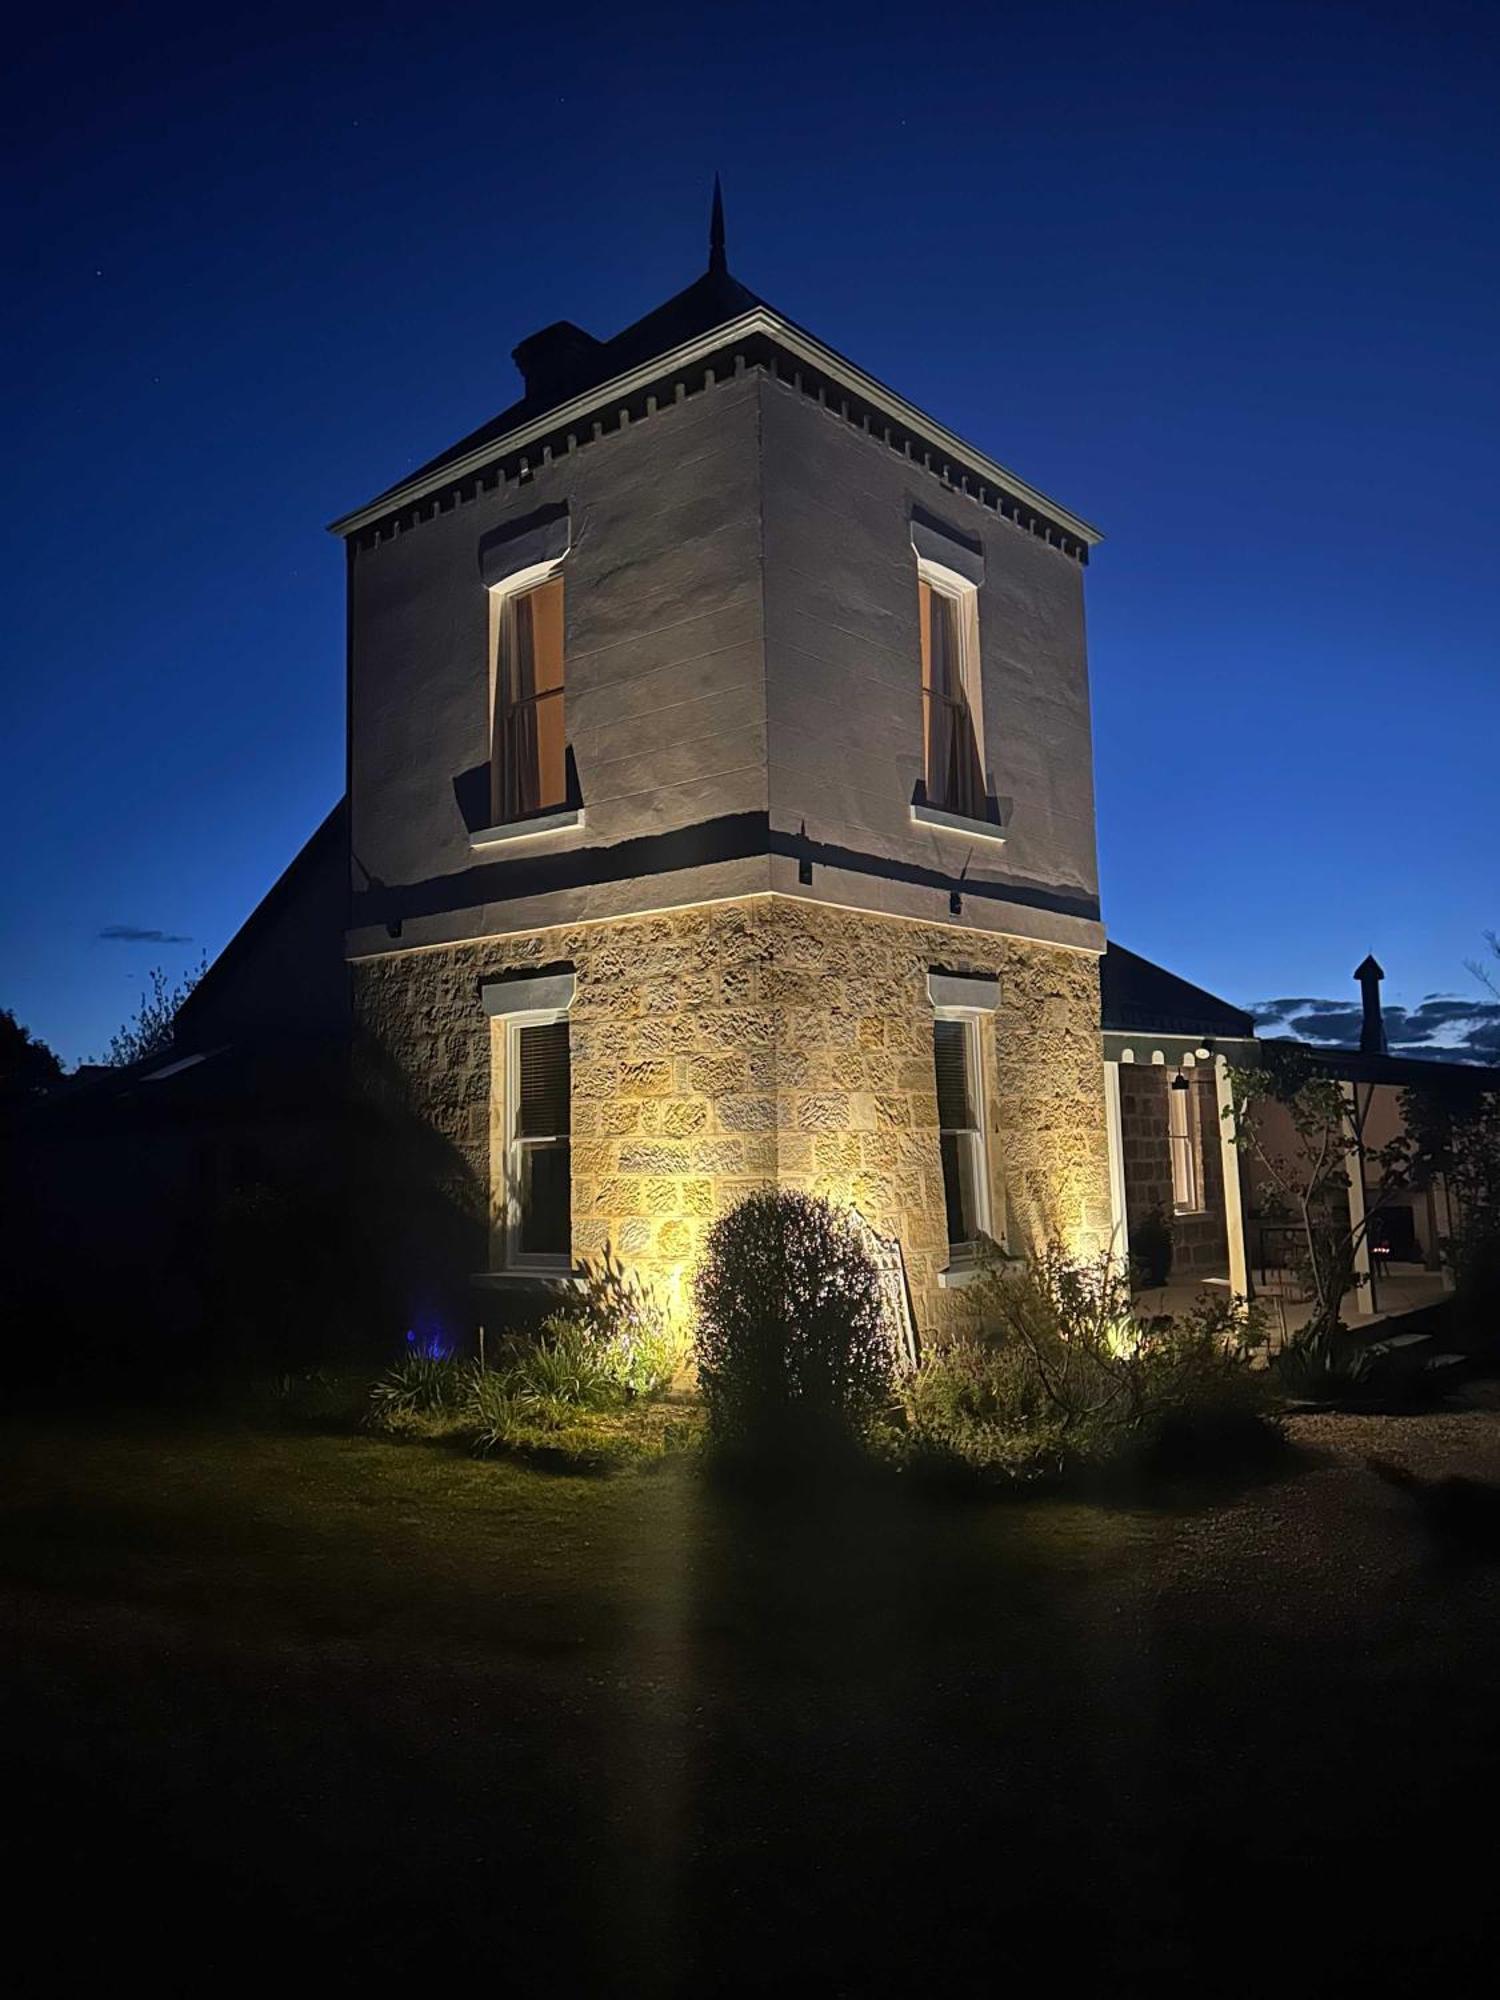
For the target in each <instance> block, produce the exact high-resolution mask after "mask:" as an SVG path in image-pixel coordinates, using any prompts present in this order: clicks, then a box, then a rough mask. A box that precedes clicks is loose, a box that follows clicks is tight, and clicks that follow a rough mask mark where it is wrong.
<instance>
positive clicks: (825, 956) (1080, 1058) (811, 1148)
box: [353, 896, 1110, 1337]
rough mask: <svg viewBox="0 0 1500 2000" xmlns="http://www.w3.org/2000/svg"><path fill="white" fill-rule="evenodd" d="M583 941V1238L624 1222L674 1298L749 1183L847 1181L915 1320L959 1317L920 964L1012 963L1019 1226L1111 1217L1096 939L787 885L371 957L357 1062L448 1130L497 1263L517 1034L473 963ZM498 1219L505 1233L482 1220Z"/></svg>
mask: <svg viewBox="0 0 1500 2000" xmlns="http://www.w3.org/2000/svg"><path fill="white" fill-rule="evenodd" d="M563 964H569V965H571V966H572V967H573V968H574V970H575V972H576V980H577V984H576V992H575V997H574V1001H573V1006H572V1012H571V1016H570V1024H571V1037H570V1040H571V1049H572V1117H573V1250H574V1255H575V1257H591V1256H595V1255H598V1254H599V1253H600V1252H602V1251H603V1249H604V1247H605V1245H606V1243H608V1244H610V1245H612V1246H613V1247H614V1249H615V1250H616V1251H618V1252H619V1253H620V1255H621V1256H622V1257H623V1258H624V1260H625V1261H626V1262H627V1263H628V1264H630V1265H633V1266H634V1267H635V1268H636V1269H638V1270H639V1271H640V1272H641V1273H642V1274H643V1275H645V1276H647V1277H649V1278H651V1279H652V1280H653V1282H655V1283H657V1284H658V1285H659V1286H660V1287H662V1288H663V1289H664V1290H665V1291H667V1292H668V1293H669V1295H671V1296H673V1297H674V1298H675V1299H676V1300H677V1301H678V1302H679V1303H680V1304H682V1305H683V1306H686V1304H687V1302H688V1299H689V1296H690V1284H691V1273H692V1269H693V1266H694V1264H695V1262H696V1259H697V1256H698V1254H699V1251H700V1250H701V1247H702V1243H703V1239H704V1235H705V1233H706V1231H707V1230H708V1228H709V1226H710V1225H711V1223H712V1222H713V1220H714V1218H715V1217H716V1216H718V1215H720V1214H722V1213H723V1212H724V1211H725V1210H726V1209H728V1208H729V1207H732V1206H733V1204H734V1203H735V1202H736V1201H737V1200H739V1199H740V1198H742V1197H743V1196H744V1195H745V1194H748V1193H749V1192H751V1191H752V1190H754V1189H757V1188H764V1187H767V1186H772V1185H781V1186H788V1187H798V1188H806V1189H810V1190H813V1191H815V1192H818V1193H823V1194H827V1195H830V1196H832V1197H834V1198H837V1199H839V1200H847V1201H852V1202H854V1203H855V1204H857V1206H858V1207H859V1208H860V1210H861V1212H862V1213H863V1214H864V1215H865V1217H866V1218H867V1219H868V1220H869V1221H870V1222H871V1223H872V1224H873V1225H874V1226H875V1227H876V1228H877V1229H878V1230H880V1231H881V1232H882V1233H883V1234H887V1235H894V1236H897V1237H898V1238H899V1239H900V1242H901V1244H902V1248H903V1251H904V1254H905V1259H906V1267H907V1273H908V1276H909V1279H910V1283H911V1289H912V1296H913V1302H914V1305H915V1309H916V1314H917V1319H918V1324H919V1326H920V1327H921V1329H922V1331H923V1333H924V1334H925V1335H927V1336H928V1337H933V1336H941V1335H942V1334H943V1333H944V1332H945V1331H948V1330H951V1329H952V1328H954V1327H956V1326H957V1325H959V1324H960V1323H961V1322H962V1320H963V1318H964V1316H965V1312H966V1305H965V1293H964V1291H963V1290H961V1289H955V1290H948V1289H945V1288H943V1287H941V1286H940V1285H939V1283H938V1274H939V1272H940V1271H941V1270H942V1269H943V1268H944V1266H945V1264H946V1262H947V1242H946V1228H945V1222H944V1206H943V1188H942V1170H941V1165H940V1160H939V1153H938V1136H937V1099H936V1089H935V1083H934V1075H933V1059H932V1007H931V1002H930V1000H929V998H928V992H927V974H928V972H929V971H930V970H932V969H938V970H943V971H948V972H958V973H975V974H995V975H998V977H999V981H1000V1005H999V1008H998V1010H997V1012H996V1013H995V1014H994V1015H993V1016H987V1017H985V1019H984V1024H983V1041H984V1046H985V1060H986V1064H987V1071H988V1074H987V1079H986V1081H987V1086H988V1088H987V1096H988V1100H989V1102H988V1114H989V1121H990V1128H991V1130H990V1140H991V1143H990V1159H991V1166H992V1172H993V1181H994V1185H993V1188H992V1198H993V1204H994V1213H995V1215H996V1217H997V1218H999V1217H1001V1216H1004V1217H1006V1218H1007V1226H1008V1234H1009V1238H1010V1244H1011V1247H1012V1248H1013V1249H1018V1248H1021V1247H1023V1246H1024V1245H1025V1244H1027V1243H1029V1242H1037V1241H1040V1240H1042V1239H1043V1238H1053V1237H1055V1238H1058V1239H1060V1240H1061V1241H1063V1242H1064V1243H1065V1244H1067V1245H1068V1247H1069V1248H1070V1249H1072V1250H1074V1251H1076V1252H1079V1253H1091V1252H1093V1251H1096V1250H1099V1249H1102V1248H1103V1247H1104V1246H1105V1245H1106V1244H1107V1242H1108V1240H1109V1229H1110V1218H1109V1188H1108V1169H1107V1161H1106V1140H1105V1126H1104V1108H1103V1086H1102V1074H1101V1062H1100V1051H1099V1028H1098V1022H1099V988H1098V969H1097V962H1096V960H1095V959H1094V958H1093V957H1092V956H1090V955H1088V954H1086V953H1082V952H1075V951H1069V950H1067V949H1064V948H1060V947H1057V946H1053V945H1044V944H1037V943H1032V942H1029V941H1022V940H1017V939H1012V938H1005V937H997V936H994V935H983V934H974V933H970V932H966V931H963V930H959V929H957V928H949V927H945V926H943V925H938V924H922V923H915V922H909V921H904V920H901V919H896V918H890V917H879V916H873V915H869V914H865V913H860V912H855V911H848V910H842V909H835V908H830V907H827V906H819V905H812V904H809V903H806V902H798V901H793V900H790V899H784V898H780V897H774V896H764V897H754V898H749V899H746V900H744V901H739V902H728V903H717V904H710V905H705V906H702V907H699V908H695V909H690V910H685V911H676V912H671V913H663V914H657V915H647V916H641V917H633V918H628V919H622V920H619V921H615V922H608V923H597V924H579V925H576V926H566V927H557V928H552V929H548V930H544V931H534V932H528V933H521V934H517V935H514V936H508V937H504V938H497V939H488V940H480V941H476V942H473V943H466V944H461V945H455V946H451V947H442V948H436V949H429V950H424V951H414V952H405V953H402V952H397V953H392V954H389V955H386V956H381V957H377V958H369V959H364V960H360V961H357V962H356V963H355V965H354V968H353V969H354V979H355V1005H356V1012H357V1016H358V1019H359V1022H360V1026H361V1028H362V1030H363V1041H364V1047H365V1061H366V1064H367V1067H368V1070H369V1073H370V1075H371V1077H372V1079H375V1080H377V1081H378V1084H379V1087H380V1088H382V1089H384V1090H386V1091H387V1092H389V1093H391V1094H392V1096H393V1100H394V1098H395V1097H399V1098H400V1099H401V1101H402V1102H403V1103H404V1105H405V1108H406V1109H407V1111H408V1112H409V1113H410V1114H411V1115H412V1118H413V1122H414V1124H415V1126H417V1127H418V1128H420V1129H422V1130H423V1131H425V1132H427V1133H428V1134H430V1136H431V1140H432V1149H431V1150H432V1159H433V1162H434V1167H433V1170H434V1171H436V1172H438V1173H440V1174H441V1175H443V1176H445V1177H446V1192H447V1194H448V1196H449V1198H450V1199H451V1201H452V1203H453V1204H454V1206H455V1207H457V1208H460V1209H462V1211H463V1212H464V1213H465V1214H466V1215H467V1217H468V1220H469V1224H470V1240H471V1242H472V1256H473V1262H472V1263H471V1265H470V1270H471V1271H478V1270H482V1269H485V1268H487V1267H493V1266H494V1265H495V1264H496V1263H497V1262H498V1254H497V1245H498V1242H499V1220H500V1215H501V1213H502V1208H501V1204H502V1203H503V1198H504V1197H503V1183H504V1176H503V1171H502V1170H501V1161H502V1159H503V1135H502V1133H501V1131H500V1129H499V1120H498V1107H499V1105H500V1104H501V1102H502V1099H503V1092H502V1076H501V1068H502V1065H503V1062H504V1035H503V1032H502V1031H501V1028H500V1026H499V1024H498V1023H497V1024H492V1023H491V1021H490V1019H489V1018H488V1016H487V1015H486V1014H485V1012H484V1010H483V1007H482V1004H481V1000H480V987H481V985H482V984H483V982H484V981H485V980H487V979H492V978H494V977H496V976H498V975H501V974H504V973H507V972H520V971H524V970H527V969H535V968H539V967H542V966H547V967H554V966H559V965H563ZM487 1234H488V1241H487V1240H486V1237H487Z"/></svg>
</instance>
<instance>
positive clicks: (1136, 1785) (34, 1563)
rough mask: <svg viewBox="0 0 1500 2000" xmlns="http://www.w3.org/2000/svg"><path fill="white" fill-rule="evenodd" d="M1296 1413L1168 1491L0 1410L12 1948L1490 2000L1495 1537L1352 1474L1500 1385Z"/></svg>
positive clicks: (69, 1954) (301, 1976)
mask: <svg viewBox="0 0 1500 2000" xmlns="http://www.w3.org/2000/svg"><path fill="white" fill-rule="evenodd" d="M1341 1425H1342V1426H1344V1428H1343V1429H1340V1428H1339V1427H1340V1426H1341ZM1302 1435H1303V1441H1304V1442H1305V1443H1306V1444H1307V1445H1309V1446H1310V1447H1312V1448H1313V1449H1314V1450H1315V1451H1316V1453H1317V1454H1319V1455H1318V1456H1317V1457H1314V1458H1312V1459H1310V1460H1309V1461H1308V1462H1307V1463H1306V1464H1305V1465H1304V1467H1303V1468H1302V1469H1301V1470H1300V1471H1298V1472H1297V1473H1296V1475H1295V1476H1293V1477H1290V1478H1288V1479H1285V1480H1282V1481H1280V1482H1278V1483H1277V1484H1275V1485H1270V1486H1266V1487H1262V1488H1258V1489H1256V1490H1253V1491H1249V1492H1245V1493H1242V1494H1240V1495H1238V1496H1237V1497H1233V1498H1224V1497H1222V1496H1221V1497H1220V1498H1219V1499H1217V1500H1216V1501H1214V1502H1213V1503H1211V1504H1207V1503H1200V1504H1197V1505H1195V1506H1191V1507H1184V1508H1181V1509H1178V1510H1176V1511H1167V1510H1164V1509H1161V1508H1155V1509H1148V1508H1145V1507H1142V1508H1140V1509H1130V1508H1121V1507H1112V1508H1104V1507H1096V1506H1085V1505H1078V1504H1072V1503H1062V1502H1057V1501H1035V1500H1033V1501H1026V1502H1018V1503H1015V1502H1013V1503H1005V1504H988V1505H979V1504H975V1503H966V1504H957V1503H954V1504H946V1505H945V1504H939V1503H937V1502H935V1501H931V1500H921V1499H918V1498H915V1497H913V1496H911V1495H910V1494H907V1493H905V1492H903V1491H901V1490H899V1489H893V1488H891V1487H889V1486H872V1487H871V1488H869V1489H861V1490H858V1491H847V1490H846V1491H844V1492H842V1493H834V1494H824V1495H822V1496H820V1497H817V1498H810V1497H807V1496H803V1497H801V1498H796V1499H794V1498H791V1497H788V1498H787V1499H785V1500H784V1501H782V1502H780V1503H778V1504H774V1505H772V1504H768V1503H766V1502H760V1503H752V1502H751V1501H749V1500H748V1499H746V1498H745V1497H743V1496H734V1495H728V1494H724V1493H722V1492H719V1491H717V1490H715V1489H714V1488H712V1487H711V1486H709V1485H707V1484H705V1482H704V1481H703V1479H702V1477H701V1475H700V1474H699V1473H698V1472H696V1471H695V1470H694V1469H693V1468H692V1467H691V1466H690V1465H685V1464H675V1465H672V1464H669V1465H668V1466H667V1467H666V1468H665V1469H663V1470H660V1471H657V1472H654V1473H638V1474H627V1475H623V1476H620V1477H617V1478H613V1479H608V1480H588V1479H578V1478H572V1477H561V1476H552V1475H548V1474H545V1473H541V1472H537V1471H533V1470H529V1469H524V1468H521V1467H518V1466H515V1465H509V1464H506V1463H504V1462H495V1461H491V1462H484V1463H478V1462H474V1461H471V1460H469V1459H466V1458H464V1457H463V1456H461V1455H458V1454H456V1453H452V1452H445V1451H442V1450H439V1449H435V1448H433V1447H430V1446H425V1445H407V1446H397V1445H392V1444H389V1443H385V1442H381V1441H378V1440H375V1439H370V1438H363V1437H355V1436H339V1435H322V1436H320V1435H314V1434H308V1433H303V1434H296V1433H291V1432H284V1433H278V1432H276V1431H274V1430H257V1429H252V1428H235V1427H233V1426H231V1425H226V1424H223V1423H212V1422H210V1421H208V1420H207V1419H199V1420H193V1421H189V1420H182V1421H177V1422H171V1421H168V1420H165V1419H156V1420H150V1419H141V1418H135V1419H131V1420H128V1421H127V1420H125V1419H117V1420H113V1421H103V1420H91V1421H85V1420H78V1421H73V1422H69V1423H62V1422H50V1421H42V1420H37V1419H27V1420H25V1421H21V1420H12V1421H10V1422H9V1423H8V1424H6V1425H5V1426H4V1427H3V1429H0V1451H3V1464H4V1472H3V1498H4V1507H3V1512H0V1648H3V1654H4V1681H3V1685H4V1702H5V1708H4V1720H3V1735H0V1742H3V1745H4V1753H5V1802H6V1808H7V1811H6V1822H7V1828H8V1831H9V1833H10V1836H11V1848H12V1852H11V1855H10V1860H9V1867H8V1870H7V1876H6V1881H7V1887H8V1889H9V1891H10V1903H11V1909H12V1912H13V1914H12V1919H11V1923H10V1925H9V1927H8V1943H7V1963H8V1969H9V1973H10V1974H11V1975H12V1976H15V1977H17V1978H18V1979H19V1980H20V1983H21V1985H22V1987H23V1989H24V1990H28V1991H52V1990H56V1991H62V1990H65V1989H67V1990H71V1988H72V1986H73V1985H74V1984H75V1982H76V1981H77V1979H78V1978H79V1977H80V1976H88V1977H90V1978H92V1979H99V1978H108V1979H109V1980H110V1982H111V1983H114V1982H115V1981H117V1980H119V1979H121V1978H124V1979H129V1978H130V1977H131V1976H132V1975H135V1976H141V1975H145V1976H148V1977H149V1978H150V1979H151V1981H152V1984H153V1987H154V1989H155V1990H158V1991H160V1990H167V1991H175V1990H180V1989H182V1988H186V1987H189V1986H191V1988H192V1989H193V1990H194V1991H198V1990H200V1989H201V1988H203V1987H204V1986H205V1985H211V1984H212V1983H216V1982H219V1981H223V1980H228V1981H229V1982H230V1983H231V1984H233V1985H235V1986H238V1985H239V1984H241V1983H251V1982H254V1983H256V1984H259V1983H261V1982H262V1981H264V1980H266V1979H268V1978H273V1979H275V1980H276V1981H277V1982H278V1983H284V1982H287V1981H295V1982H298V1983H302V1982H305V1981H306V1980H308V1979H310V1978H314V1977H332V1978H337V1979H338V1980H339V1981H341V1982H344V1981H350V1980H354V1979H360V1980H367V1979H370V1978H371V1977H373V1978H375V1979H377V1980H382V1979H388V1980H394V1979H395V1978H397V1977H403V1976H408V1975H410V1974H413V1973H415V1974H416V1975H418V1976H421V1977H424V1978H426V1979H429V1980H433V1979H441V1978H442V1977H443V1976H444V1975H445V1974H450V1975H451V1974H457V1975H458V1976H459V1977H462V1978H463V1979H465V1980H466V1981H467V1980H473V1979H475V1978H480V1979H484V1980H486V1981H487V1982H489V1981H493V1982H494V1984H495V1985H496V1987H497V1989H499V1990H502V1991H509V1990H521V1991H529V1990H534V1989H535V1988H537V1987H539V1986H544V1987H546V1988H547V1989H549V1990H552V1991H556V1992H558V1993H563V1994H573V1993H613V1992H628V1993H648V1994H649V1993H676V1992H687V1991H693V1992H698V1993H719V1992H729V1991H733V1992H742V1991H743V1992H750V1991H761V1990H768V1989H772V1988H774V1989H778V1990H779V1989H782V1988H785V1987H788V1986H791V1987H794V1988H800V1987H802V1986H812V1987H814V1988H815V1989H817V1990H820V1991H825V1992H829V1993H848V1994H865V1993H871V1992H886V1991H907V1990H910V1989H911V1988H913V1987H914V1986H916V1987H918V1988H926V1989H929V1990H931V1991H933V1992H947V1991H951V1990H961V1991H975V1992H981V1991H982V1992H988V1991H991V1990H994V1989H996V1988H999V1987H1001V1986H1003V1985H1006V1984H1011V1983H1020V1982H1023V1981H1031V1982H1033V1983H1034V1984H1035V1985H1036V1986H1037V1987H1041V1986H1043V1985H1045V1987H1046V1988H1048V1989H1049V1990H1050V1989H1056V1990H1066V1989H1068V1988H1070V1987H1071V1986H1072V1985H1074V1984H1075V1983H1076V1982H1079V1981H1085V1982H1087V1983H1088V1984H1089V1985H1090V1986H1093V1987H1100V1986H1102V1987H1104V1988H1105V1990H1107V1991H1108V1992H1110V1993H1112V1994H1117V1993H1120V1992H1133V1991H1151V1992H1163V1991H1168V1990H1172V1989H1174V1988H1176V1987H1178V1986H1180V1987H1181V1988H1182V1989H1183V1990H1188V1989H1191V1990H1193V1991H1194V1992H1202V1991H1205V1990H1207V1991H1210V1992H1214V1993H1222V1992H1226V1991H1234V1992H1260V1993H1264V1992H1268V1991H1274V1992H1276V1993H1278V1994H1285V1993H1288V1992H1292V1993H1303V1992H1306V1993H1314V1992H1319V1993H1326V1992H1331V1991H1333V1990H1334V1989H1335V1987H1337V1988H1339V1989H1340V1990H1343V1989H1345V1988H1346V1987H1347V1988H1350V1989H1353V1988H1354V1987H1356V1986H1357V1987H1359V1988H1362V1989H1363V1990H1364V1991H1366V1992H1370V1991H1377V1992H1385V1991H1405V1990H1410V1988H1411V1987H1412V1985H1413V1984H1414V1983H1415V1982H1416V1981H1418V1980H1420V1982H1421V1985H1422V1988H1423V1989H1424V1990H1425V1989H1426V1988H1428V1987H1429V1986H1433V1987H1435V1988H1436V1989H1437V1990H1446V1991H1448V1992H1455V1991H1457V1992H1476V1993H1477V1992H1480V1991H1488V1990H1490V1982H1491V1979H1492V1976H1493V1949H1494V1946H1495V1944H1496V1943H1497V1942H1500V1927H1497V1920H1496V1917H1495V1914H1494V1911H1493V1904H1494V1901H1495V1898H1494V1893H1493V1888H1492V1880H1493V1873H1494V1865H1495V1864H1494V1859H1493V1850H1494V1841H1493V1834H1492V1831H1491V1830H1490V1821H1491V1819H1492V1815H1493V1811H1494V1799H1495V1797H1496V1794H1497V1779H1500V1749H1497V1736H1496V1725H1495V1710H1496V1704H1497V1699H1500V1564H1496V1565H1494V1566H1491V1565H1489V1564H1487V1563H1485V1562H1483V1561H1478V1562H1472V1561H1471V1562H1468V1563H1464V1564H1459V1563H1456V1562H1454V1561H1452V1560H1449V1559H1447V1558H1445V1557H1443V1556H1441V1555H1440V1554H1439V1553H1437V1552H1435V1551H1434V1550H1433V1549H1432V1548H1431V1547H1430V1546H1429V1545H1428V1544H1427V1543H1426V1542H1425V1541H1424V1539H1423V1536H1422V1533H1421V1531H1420V1529H1419V1527H1418V1525H1417V1523H1416V1520H1415V1516H1414V1514H1413V1513H1412V1511H1411V1509H1410V1507H1409V1505H1408V1503H1407V1502H1406V1500H1405V1498H1404V1496H1402V1495H1401V1494H1399V1493H1396V1492H1394V1491H1392V1490H1391V1489H1390V1488H1388V1487H1386V1486H1383V1485H1381V1484H1380V1483H1379V1482H1377V1481H1375V1480H1374V1479H1372V1478H1371V1477H1370V1476H1369V1474H1368V1473H1367V1472H1365V1471H1364V1469H1363V1462H1362V1461H1363V1457H1364V1454H1365V1453H1366V1452H1367V1451H1370V1450H1378V1451H1381V1452H1383V1453H1385V1454H1386V1455H1387V1456H1390V1457H1394V1458H1398V1459H1402V1460H1405V1461H1407V1462H1410V1463H1412V1464H1414V1465H1416V1466H1417V1467H1419V1469H1422V1470H1424V1471H1442V1470H1463V1471H1467V1472H1470V1473H1473V1474H1476V1475H1477V1476H1480V1477H1488V1478H1500V1414H1497V1413H1496V1412H1495V1411H1494V1410H1492V1409H1489V1408H1484V1407H1473V1408H1467V1409H1464V1410H1461V1411H1459V1412H1457V1413H1453V1414H1445V1415H1440V1416H1432V1417H1410V1418H1358V1419H1316V1420H1309V1421H1308V1422H1306V1423H1305V1424H1303V1426H1302ZM64 1911H65V1912H66V1914H65V1915H64V1914H62V1912H64Z"/></svg>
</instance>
